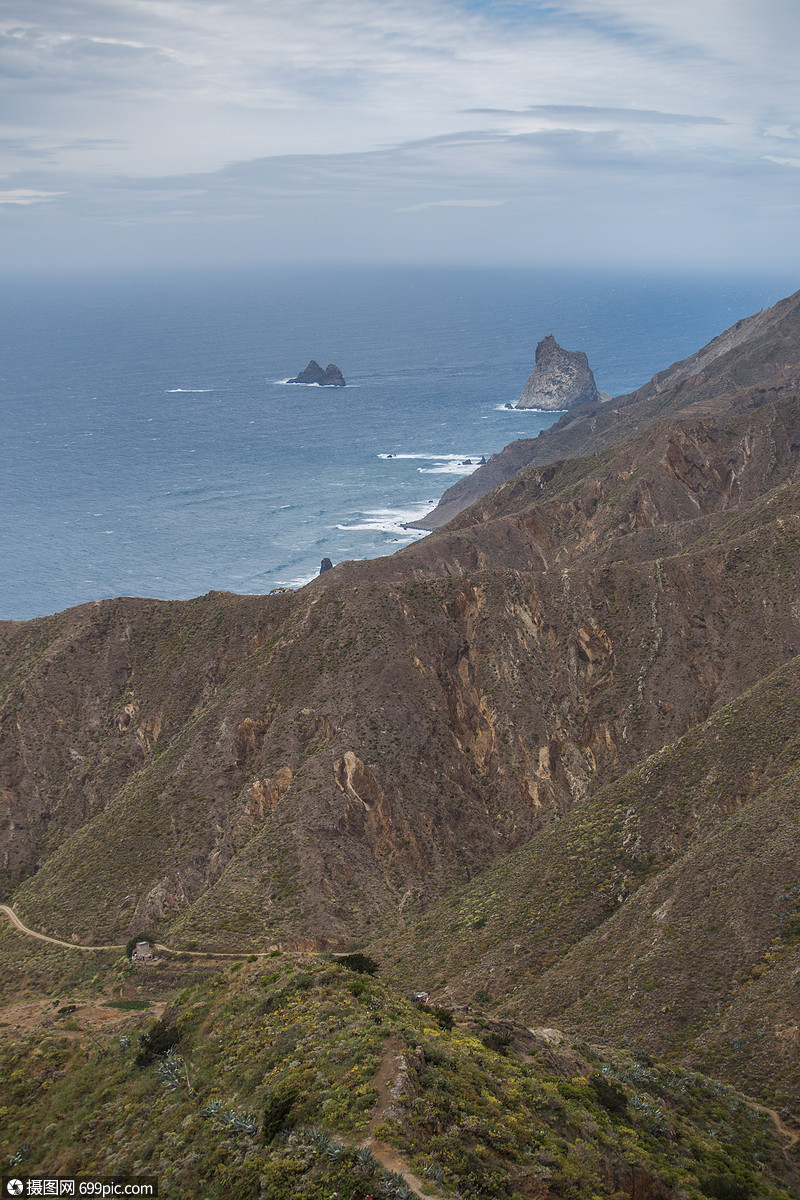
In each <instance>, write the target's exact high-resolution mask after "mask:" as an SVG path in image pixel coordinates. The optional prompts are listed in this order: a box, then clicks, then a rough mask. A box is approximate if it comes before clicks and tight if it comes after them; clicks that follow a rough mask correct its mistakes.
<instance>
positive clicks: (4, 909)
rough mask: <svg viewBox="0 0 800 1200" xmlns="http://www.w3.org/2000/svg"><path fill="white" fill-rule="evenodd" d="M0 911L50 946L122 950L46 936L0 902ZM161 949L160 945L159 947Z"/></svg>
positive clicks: (16, 924) (29, 933) (12, 921)
mask: <svg viewBox="0 0 800 1200" xmlns="http://www.w3.org/2000/svg"><path fill="white" fill-rule="evenodd" d="M0 912H4V913H5V914H6V916H7V917H8V919H9V921H10V922H11V924H12V925H13V926H14V928H15V929H18V930H19V932H20V933H27V935H28V937H34V938H38V939H39V941H40V942H49V943H50V945H51V946H66V948H67V949H68V950H124V949H125V947H124V946H81V945H80V944H79V943H78V942H61V941H59V939H58V938H52V937H48V936H47V934H46V933H37V932H36V930H35V929H28V926H27V925H23V924H22V921H20V919H19V917H18V916H17V914H16V913H15V912H14V910H13V908H9V907H8V905H7V904H0ZM159 949H161V947H159Z"/></svg>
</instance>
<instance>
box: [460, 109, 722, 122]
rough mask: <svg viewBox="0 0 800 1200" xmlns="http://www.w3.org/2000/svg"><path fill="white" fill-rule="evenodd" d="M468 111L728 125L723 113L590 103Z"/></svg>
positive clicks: (561, 119)
mask: <svg viewBox="0 0 800 1200" xmlns="http://www.w3.org/2000/svg"><path fill="white" fill-rule="evenodd" d="M465 111H466V112H467V113H475V114H484V115H486V116H503V117H541V118H543V119H545V120H548V121H554V122H560V123H564V122H566V123H568V124H584V123H586V122H589V123H591V124H592V125H597V124H601V125H607V124H609V123H610V124H612V125H627V124H634V125H727V124H729V122H728V121H726V120H725V119H724V118H722V117H709V116H703V115H697V114H693V113H669V112H660V111H659V110H658V109H654V108H609V107H601V106H599V105H591V104H531V105H529V106H528V107H527V108H522V109H510V108H468V109H466V110H465Z"/></svg>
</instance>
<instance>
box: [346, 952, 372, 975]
mask: <svg viewBox="0 0 800 1200" xmlns="http://www.w3.org/2000/svg"><path fill="white" fill-rule="evenodd" d="M335 961H336V962H338V963H340V964H341V966H343V967H347V969H348V971H358V973H359V974H360V975H377V973H378V971H379V970H380V964H379V963H376V962H375V959H374V958H370V957H369V955H368V954H361V952H360V951H356V952H355V953H354V954H339V955H337V957H336V960H335Z"/></svg>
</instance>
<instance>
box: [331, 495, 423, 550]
mask: <svg viewBox="0 0 800 1200" xmlns="http://www.w3.org/2000/svg"><path fill="white" fill-rule="evenodd" d="M435 504H436V501H435V500H431V501H429V502H428V503H427V504H421V505H418V506H417V507H415V508H407V509H398V508H377V509H372V510H371V511H369V512H365V513H363V514H362V518H361V520H360V521H355V522H353V523H352V524H350V525H344V524H342V525H337V526H336V527H335V528H336V529H344V530H346V531H347V532H348V533H355V532H363V533H391V534H394V539H393V540H394V541H406V542H410V541H413V539H414V538H416V537H422V536H424V532H425V531H424V530H421V529H406V525H407V523H408V522H409V521H418V520H419V518H420V517H424V516H425V514H426V513H429V512H430V511H431V509H432V508H433V507H434V506H435Z"/></svg>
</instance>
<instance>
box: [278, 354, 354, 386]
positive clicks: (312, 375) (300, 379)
mask: <svg viewBox="0 0 800 1200" xmlns="http://www.w3.org/2000/svg"><path fill="white" fill-rule="evenodd" d="M286 382H287V383H318V384H319V386H320V387H347V384H346V383H345V381H344V376H343V375H342V372H341V371H340V370H339V368H338V367H337V366H336V363H328V365H327V367H326V368H325V370H324V371H323V369H322V367H321V366H320V365H319V363H318V362H315V361H314V359H313V358H312V359H311V362H310V363H309V364H308V366H307V367H306V369H305V371H301V372H300V374H299V375H296V376H295V378H294V379H287V381H286Z"/></svg>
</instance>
